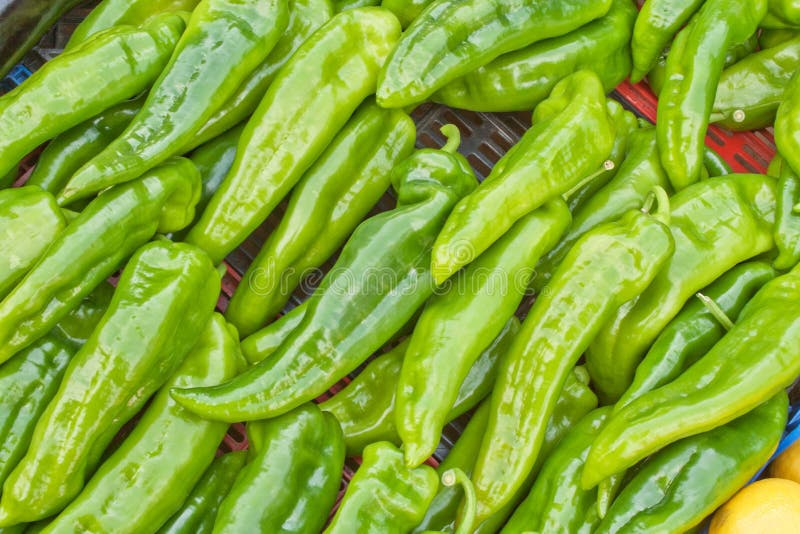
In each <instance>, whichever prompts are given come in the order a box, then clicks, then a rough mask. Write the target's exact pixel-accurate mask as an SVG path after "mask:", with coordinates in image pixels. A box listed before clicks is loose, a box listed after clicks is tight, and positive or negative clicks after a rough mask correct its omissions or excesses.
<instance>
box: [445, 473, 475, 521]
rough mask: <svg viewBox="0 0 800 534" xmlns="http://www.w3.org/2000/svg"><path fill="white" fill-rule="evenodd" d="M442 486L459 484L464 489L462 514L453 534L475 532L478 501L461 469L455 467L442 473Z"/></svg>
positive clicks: (473, 489) (473, 487)
mask: <svg viewBox="0 0 800 534" xmlns="http://www.w3.org/2000/svg"><path fill="white" fill-rule="evenodd" d="M442 484H444V485H445V486H447V487H451V486H455V485H456V484H461V487H462V488H463V489H464V508H463V510H464V511H463V514H462V515H461V517H460V520H459V521H458V525H457V526H456V531H455V533H454V534H471V533H472V532H473V531H474V530H475V515H476V512H477V509H478V499H477V497H476V496H475V486H473V484H472V481H471V480H470V479H469V477H468V476H467V475H466V473H464V471H462V470H461V469H459V468H457V467H455V468H453V469H448V470H447V471H445V472H444V473H442Z"/></svg>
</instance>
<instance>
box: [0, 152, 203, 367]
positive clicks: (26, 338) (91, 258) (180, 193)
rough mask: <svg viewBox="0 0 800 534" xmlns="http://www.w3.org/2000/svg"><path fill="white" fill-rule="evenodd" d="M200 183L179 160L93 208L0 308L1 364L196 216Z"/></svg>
mask: <svg viewBox="0 0 800 534" xmlns="http://www.w3.org/2000/svg"><path fill="white" fill-rule="evenodd" d="M199 194H200V178H199V176H198V175H197V169H195V168H194V165H192V163H191V162H190V161H189V160H185V159H175V160H173V161H170V162H167V163H166V164H164V165H162V166H161V167H157V168H155V169H153V170H152V171H151V172H149V173H147V174H145V175H144V176H142V177H141V178H139V179H137V180H134V181H133V182H130V183H127V184H124V185H121V186H119V187H115V188H113V189H111V190H110V191H108V192H106V193H103V194H102V195H100V196H99V197H98V198H96V199H95V200H93V201H92V202H91V203H90V204H89V205H88V206H87V207H86V209H84V210H83V212H82V213H81V214H80V215H78V217H77V218H76V219H75V220H73V221H72V222H71V223H70V224H69V225H68V226H67V228H66V229H65V230H64V231H62V232H61V233H60V234H59V235H58V236H57V237H56V239H55V240H54V241H53V242H52V244H51V245H50V247H49V248H48V249H47V251H46V252H45V254H44V256H42V257H41V258H40V259H39V261H38V262H37V263H36V265H35V266H34V267H33V268H32V269H31V270H30V271H29V272H28V274H27V275H25V278H23V279H22V281H21V282H20V283H19V284H18V285H17V287H15V288H14V290H13V291H11V293H9V294H8V296H6V297H5V299H3V301H2V302H0V363H2V362H4V361H6V360H7V359H9V358H10V357H11V356H13V355H14V353H16V352H17V351H18V350H21V349H23V348H25V347H26V346H28V345H30V344H31V343H32V342H34V341H36V339H38V338H39V337H41V336H43V335H44V334H46V333H47V332H48V331H49V330H50V329H52V328H53V326H55V324H56V323H57V322H58V321H60V320H61V318H62V317H64V316H65V315H66V314H67V313H69V311H70V310H71V309H73V308H75V307H76V306H77V305H78V303H80V301H81V299H82V298H83V297H85V296H86V295H88V294H89V293H90V292H91V291H92V289H94V288H95V287H97V286H98V285H99V284H100V283H101V282H102V281H103V280H104V279H105V278H107V277H108V276H110V275H111V274H113V273H114V271H115V270H117V269H118V268H119V267H120V265H121V264H122V262H123V261H124V260H125V259H126V258H127V257H128V256H130V255H131V254H132V253H133V251H135V250H136V249H137V248H138V247H140V246H141V245H143V244H144V243H146V242H147V241H148V240H150V238H152V237H153V235H155V233H156V231H161V232H169V231H174V230H178V229H180V228H183V226H185V225H186V224H187V223H188V222H189V221H190V220H191V219H192V217H193V215H194V205H195V204H196V203H197V197H198V196H199Z"/></svg>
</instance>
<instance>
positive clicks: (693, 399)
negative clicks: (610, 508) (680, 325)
mask: <svg viewBox="0 0 800 534" xmlns="http://www.w3.org/2000/svg"><path fill="white" fill-rule="evenodd" d="M798 295H800V269H798V268H795V269H794V270H792V271H791V272H790V273H788V274H785V275H783V276H779V277H778V278H775V279H774V280H772V281H770V282H768V283H767V284H766V285H765V286H764V287H762V288H761V290H760V291H759V292H758V293H756V295H755V297H753V299H752V300H750V302H749V303H748V304H747V305H746V306H745V308H744V309H743V310H742V313H741V314H740V315H739V320H738V321H737V322H736V324H735V325H734V327H733V328H732V329H731V330H730V331H729V332H728V333H727V334H726V335H725V337H723V338H722V339H721V340H720V341H719V342H718V343H717V344H716V345H714V347H713V348H712V349H711V350H710V351H709V352H708V353H707V354H706V355H705V356H703V357H702V358H701V359H700V360H699V361H698V362H697V363H695V364H694V365H693V366H691V367H690V368H689V369H687V370H686V371H684V373H683V374H682V375H680V376H679V377H678V378H677V379H675V380H674V381H672V382H670V383H669V384H667V385H665V386H662V387H660V388H658V389H656V390H654V391H651V392H649V393H646V394H644V395H642V396H641V397H639V398H638V399H636V400H635V401H633V402H631V403H630V404H628V405H627V406H626V407H625V408H623V409H621V410H619V411H618V412H616V413H615V414H614V416H613V417H612V418H611V420H610V421H609V422H608V425H607V426H606V427H605V428H604V429H603V431H602V432H601V433H600V435H599V436H598V437H597V440H596V441H595V444H594V446H593V447H592V451H591V452H590V453H589V458H588V460H587V463H586V469H585V471H584V475H583V483H584V485H585V486H591V485H594V484H596V483H597V482H599V481H600V480H603V479H605V478H607V477H608V476H610V475H613V474H614V473H617V472H619V471H622V470H623V469H626V468H628V467H630V466H631V465H633V464H635V463H636V462H638V461H640V460H641V459H643V458H645V457H646V456H648V455H650V454H652V453H654V452H655V451H657V450H659V449H661V448H663V447H664V446H666V445H668V444H670V443H673V442H675V441H677V440H679V439H681V438H685V437H688V436H692V435H695V434H699V433H701V432H705V431H707V430H711V429H713V428H716V427H718V426H721V425H724V424H725V423H727V422H729V421H731V420H733V419H735V418H737V417H739V416H741V415H743V414H745V413H747V412H748V411H750V410H752V409H753V408H755V407H756V406H758V405H759V404H761V403H763V402H765V401H767V400H768V399H770V398H771V397H772V396H774V395H775V394H777V393H778V392H780V391H781V390H783V389H784V388H786V387H788V386H789V385H791V383H792V382H793V381H794V380H795V379H796V378H797V376H798V375H800V360H798V359H797V358H796V357H795V356H794V355H795V347H797V344H798V343H800V319H799V318H800V299H798Z"/></svg>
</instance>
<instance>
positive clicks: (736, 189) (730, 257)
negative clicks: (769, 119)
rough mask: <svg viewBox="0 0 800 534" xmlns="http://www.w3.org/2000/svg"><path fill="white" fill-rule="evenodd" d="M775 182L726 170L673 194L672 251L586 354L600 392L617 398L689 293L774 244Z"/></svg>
mask: <svg viewBox="0 0 800 534" xmlns="http://www.w3.org/2000/svg"><path fill="white" fill-rule="evenodd" d="M774 220H775V181H774V179H772V178H770V177H768V176H763V175H755V174H754V175H747V174H739V175H729V176H723V177H719V178H711V179H708V180H704V181H702V182H700V183H698V184H695V185H693V186H691V187H689V188H686V189H685V190H684V191H681V192H680V193H678V194H676V195H675V196H674V197H673V198H672V220H671V222H670V230H671V231H672V235H673V236H674V238H675V254H674V255H673V256H672V258H671V259H670V260H669V262H668V263H667V265H666V267H665V268H664V270H663V271H662V272H661V273H659V275H658V276H657V277H656V279H655V280H654V281H653V283H652V284H651V285H650V287H648V288H647V290H646V291H645V292H644V293H643V294H642V295H641V296H640V297H639V299H638V300H637V301H635V302H631V303H628V304H626V305H625V306H623V307H621V308H620V309H619V310H618V311H617V313H616V316H615V317H613V318H612V320H610V321H609V322H608V323H607V324H606V325H605V327H604V328H603V329H602V330H601V331H600V332H599V333H598V335H597V337H596V338H595V339H594V341H593V342H592V344H591V345H590V347H589V350H588V352H587V353H586V364H587V368H588V369H589V373H590V374H591V375H592V383H593V385H594V386H595V388H596V391H598V393H599V394H600V398H601V399H608V400H610V401H615V400H616V399H618V398H619V397H620V395H622V393H624V391H625V390H626V389H627V388H628V386H629V385H630V383H631V380H632V379H633V375H634V372H635V370H636V366H637V365H638V364H639V362H640V361H641V358H642V356H644V353H645V352H646V351H647V349H648V348H649V347H650V345H651V344H652V342H653V341H654V340H655V339H656V337H658V334H659V333H660V332H661V330H662V329H663V328H664V327H665V326H666V325H667V323H669V321H670V320H672V318H673V317H675V315H677V313H678V312H679V311H680V309H681V308H682V307H683V305H684V304H685V303H686V301H688V300H689V299H690V298H691V297H692V295H694V293H695V292H697V291H700V289H702V288H703V287H705V286H707V285H708V284H710V283H711V282H713V281H714V280H716V279H717V278H718V277H719V276H721V275H722V274H723V273H724V272H725V271H727V270H729V269H731V268H732V267H733V266H734V265H736V264H737V263H740V262H742V261H745V260H747V259H749V258H752V257H755V256H758V255H759V254H761V253H762V252H766V251H768V250H769V249H771V248H772V247H773V244H774V241H773V237H772V227H773V223H774Z"/></svg>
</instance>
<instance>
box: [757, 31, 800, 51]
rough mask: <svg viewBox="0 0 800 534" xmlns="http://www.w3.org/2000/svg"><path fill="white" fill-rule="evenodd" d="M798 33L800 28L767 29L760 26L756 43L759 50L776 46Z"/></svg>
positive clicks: (799, 33)
mask: <svg viewBox="0 0 800 534" xmlns="http://www.w3.org/2000/svg"><path fill="white" fill-rule="evenodd" d="M798 35H800V30H768V29H766V28H761V32H759V35H758V44H759V46H760V47H761V50H766V49H767V48H772V47H773V46H778V45H779V44H781V43H785V42H786V41H790V40H792V39H794V38H795V37H797V36H798Z"/></svg>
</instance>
